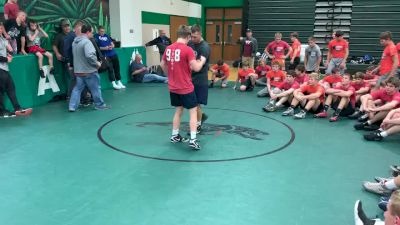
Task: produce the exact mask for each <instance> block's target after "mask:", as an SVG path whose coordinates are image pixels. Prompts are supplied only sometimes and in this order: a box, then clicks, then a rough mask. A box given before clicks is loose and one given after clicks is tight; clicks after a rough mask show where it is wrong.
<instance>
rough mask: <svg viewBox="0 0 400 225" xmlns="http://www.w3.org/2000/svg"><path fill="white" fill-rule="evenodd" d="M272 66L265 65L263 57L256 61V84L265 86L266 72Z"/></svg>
mask: <svg viewBox="0 0 400 225" xmlns="http://www.w3.org/2000/svg"><path fill="white" fill-rule="evenodd" d="M271 69H272V68H271V67H270V66H268V65H267V63H266V62H265V59H260V60H259V62H258V66H257V67H256V74H257V75H258V79H257V80H256V85H259V86H267V73H268V71H270V70H271Z"/></svg>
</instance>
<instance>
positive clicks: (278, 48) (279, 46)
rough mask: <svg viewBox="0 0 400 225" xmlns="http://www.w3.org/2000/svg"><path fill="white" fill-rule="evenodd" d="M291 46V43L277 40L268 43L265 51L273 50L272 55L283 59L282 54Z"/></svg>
mask: <svg viewBox="0 0 400 225" xmlns="http://www.w3.org/2000/svg"><path fill="white" fill-rule="evenodd" d="M289 48H290V46H289V44H288V43H287V42H285V41H280V42H278V43H277V42H276V41H272V42H270V43H269V44H268V45H267V47H266V48H265V51H268V52H272V55H274V56H275V59H281V58H282V56H284V55H285V50H286V49H289Z"/></svg>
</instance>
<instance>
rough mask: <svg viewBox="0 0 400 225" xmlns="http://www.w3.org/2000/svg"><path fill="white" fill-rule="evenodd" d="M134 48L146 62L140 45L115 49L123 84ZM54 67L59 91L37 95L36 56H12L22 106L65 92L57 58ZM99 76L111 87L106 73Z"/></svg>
mask: <svg viewBox="0 0 400 225" xmlns="http://www.w3.org/2000/svg"><path fill="white" fill-rule="evenodd" d="M136 49H138V51H139V53H140V54H142V56H143V61H144V63H146V62H145V60H146V49H145V48H144V47H142V46H140V47H129V48H116V49H115V50H116V51H117V53H118V57H119V62H120V69H121V77H122V82H123V83H125V84H126V83H127V82H128V81H129V72H128V71H129V62H130V60H131V56H132V52H133V51H135V50H136ZM45 64H47V62H45ZM55 69H56V75H55V79H56V81H57V84H58V86H59V88H60V92H56V93H53V92H52V90H51V89H48V90H46V93H45V94H44V95H42V96H37V91H38V84H39V77H40V75H39V66H38V64H37V58H36V56H34V55H32V54H29V55H27V56H23V55H17V56H15V57H14V58H13V61H12V62H11V63H10V73H11V76H12V78H13V80H14V83H15V86H16V92H17V98H18V101H19V103H20V104H21V106H22V107H35V106H39V105H43V104H46V103H47V102H48V101H49V100H51V99H52V98H53V97H54V96H55V95H59V94H64V93H66V91H67V87H66V79H65V76H64V75H63V74H62V72H61V63H59V62H58V61H57V60H55ZM100 77H101V87H102V89H111V88H112V85H111V83H110V82H109V80H108V74H107V73H102V74H100ZM5 98H6V107H7V108H8V109H11V108H10V107H11V104H10V103H9V101H8V100H9V99H8V97H5Z"/></svg>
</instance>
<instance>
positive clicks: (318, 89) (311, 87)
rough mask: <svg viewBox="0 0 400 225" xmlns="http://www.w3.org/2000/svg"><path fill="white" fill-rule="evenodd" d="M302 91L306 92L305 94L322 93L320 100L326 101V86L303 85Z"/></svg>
mask: <svg viewBox="0 0 400 225" xmlns="http://www.w3.org/2000/svg"><path fill="white" fill-rule="evenodd" d="M300 91H301V92H302V93H303V94H305V95H310V94H314V93H320V94H321V95H320V96H319V100H320V102H321V103H323V102H324V97H325V90H324V88H323V87H322V86H321V85H319V84H316V85H309V84H306V85H303V86H302V87H300Z"/></svg>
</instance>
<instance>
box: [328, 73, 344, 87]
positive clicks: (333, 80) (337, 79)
mask: <svg viewBox="0 0 400 225" xmlns="http://www.w3.org/2000/svg"><path fill="white" fill-rule="evenodd" d="M323 81H324V82H328V83H329V84H330V85H331V86H332V85H333V84H336V83H340V82H342V77H341V76H335V75H329V76H326V77H324V79H323Z"/></svg>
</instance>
